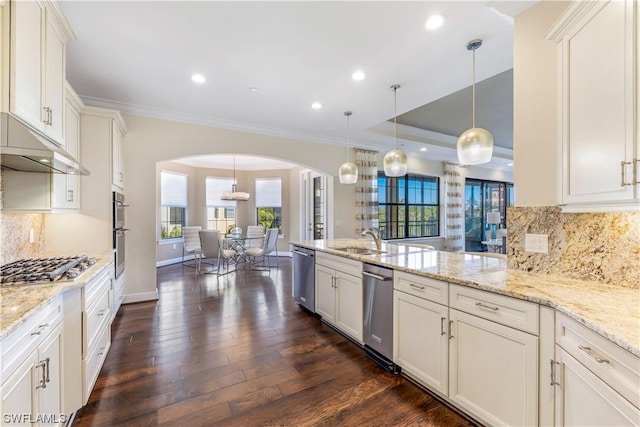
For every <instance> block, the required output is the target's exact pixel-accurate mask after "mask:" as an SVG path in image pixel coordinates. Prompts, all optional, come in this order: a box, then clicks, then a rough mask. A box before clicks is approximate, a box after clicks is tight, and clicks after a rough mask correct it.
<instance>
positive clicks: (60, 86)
mask: <svg viewBox="0 0 640 427" xmlns="http://www.w3.org/2000/svg"><path fill="white" fill-rule="evenodd" d="M44 52H45V57H44V97H43V100H42V105H43V106H44V107H46V108H48V113H47V114H48V117H47V120H48V121H47V126H45V132H46V133H47V135H48V136H50V137H51V138H52V139H54V140H55V141H57V142H59V143H60V144H61V145H64V137H63V135H62V129H63V123H64V122H63V120H64V112H63V109H64V40H63V38H62V36H61V35H60V34H59V33H58V30H57V29H56V27H55V25H54V24H53V21H52V20H51V19H49V18H47V20H46V27H45V50H44Z"/></svg>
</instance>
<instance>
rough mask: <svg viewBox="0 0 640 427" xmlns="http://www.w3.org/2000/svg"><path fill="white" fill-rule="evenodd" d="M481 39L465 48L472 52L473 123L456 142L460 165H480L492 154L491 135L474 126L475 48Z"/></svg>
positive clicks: (472, 41) (488, 159)
mask: <svg viewBox="0 0 640 427" xmlns="http://www.w3.org/2000/svg"><path fill="white" fill-rule="evenodd" d="M480 46H482V40H479V39H476V40H471V41H470V42H469V43H467V50H470V51H472V52H473V84H472V94H473V95H472V98H473V100H472V109H473V114H472V115H473V125H472V127H471V129H467V130H466V131H464V132H463V133H462V135H460V137H459V138H458V142H457V144H456V147H457V152H458V162H460V164H462V165H480V164H483V163H488V162H490V161H491V156H492V155H493V135H491V132H489V131H488V130H486V129H483V128H479V127H476V49H478V48H479V47H480Z"/></svg>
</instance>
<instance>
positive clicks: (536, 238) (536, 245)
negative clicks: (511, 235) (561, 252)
mask: <svg viewBox="0 0 640 427" xmlns="http://www.w3.org/2000/svg"><path fill="white" fill-rule="evenodd" d="M524 250H525V252H535V253H538V254H547V253H549V236H548V235H546V234H529V233H527V234H525V235H524Z"/></svg>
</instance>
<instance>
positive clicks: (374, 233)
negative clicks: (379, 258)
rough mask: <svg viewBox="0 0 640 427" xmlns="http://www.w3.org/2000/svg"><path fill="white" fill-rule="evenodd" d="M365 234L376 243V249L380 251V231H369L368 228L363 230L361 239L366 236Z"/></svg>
mask: <svg viewBox="0 0 640 427" xmlns="http://www.w3.org/2000/svg"><path fill="white" fill-rule="evenodd" d="M367 234H370V235H371V237H373V241H374V242H376V249H377V250H381V244H380V231H379V230H376V229H371V228H368V229H366V230H364V231H363V232H362V233H361V234H360V235H361V236H362V237H364V236H366V235H367Z"/></svg>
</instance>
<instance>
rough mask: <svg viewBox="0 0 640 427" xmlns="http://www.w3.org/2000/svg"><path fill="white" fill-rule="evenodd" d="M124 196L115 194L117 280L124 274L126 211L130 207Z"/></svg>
mask: <svg viewBox="0 0 640 427" xmlns="http://www.w3.org/2000/svg"><path fill="white" fill-rule="evenodd" d="M128 206H129V205H127V204H126V203H125V202H124V194H122V193H118V192H117V191H114V192H113V248H114V249H115V266H116V279H117V278H118V277H120V275H121V274H122V273H123V272H124V254H125V235H126V233H127V231H129V229H128V228H125V222H124V211H125V209H126V208H127V207H128Z"/></svg>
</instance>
